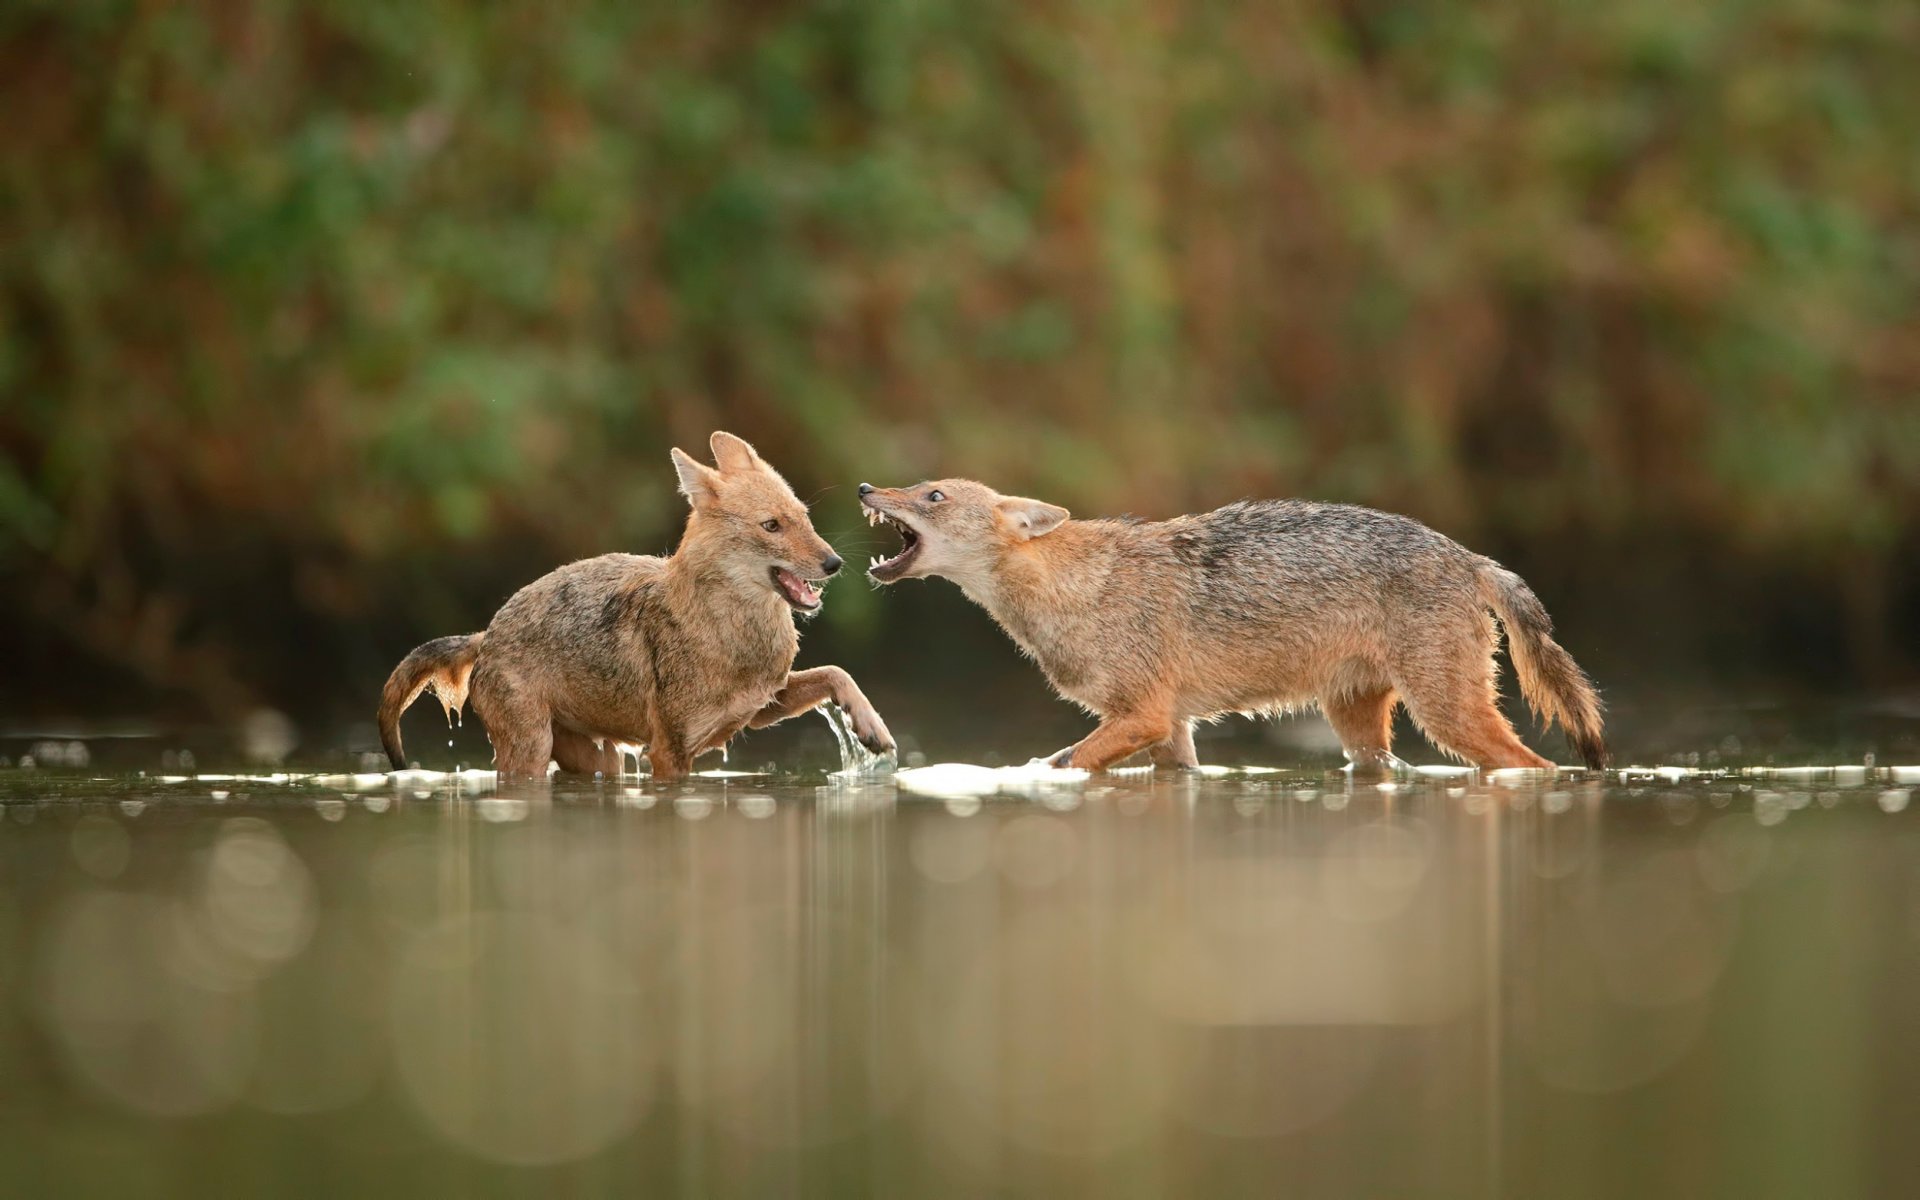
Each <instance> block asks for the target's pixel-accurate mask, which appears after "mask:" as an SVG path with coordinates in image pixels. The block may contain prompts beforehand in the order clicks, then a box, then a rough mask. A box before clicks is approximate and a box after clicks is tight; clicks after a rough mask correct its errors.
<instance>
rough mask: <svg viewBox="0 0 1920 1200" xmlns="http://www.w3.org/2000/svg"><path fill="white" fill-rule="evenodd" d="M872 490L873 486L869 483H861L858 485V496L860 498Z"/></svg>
mask: <svg viewBox="0 0 1920 1200" xmlns="http://www.w3.org/2000/svg"><path fill="white" fill-rule="evenodd" d="M872 490H873V485H872V484H870V483H863V484H861V485H860V494H861V495H862V496H864V495H866V494H867V493H868V492H870V491H872Z"/></svg>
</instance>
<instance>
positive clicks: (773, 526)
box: [760, 520, 780, 533]
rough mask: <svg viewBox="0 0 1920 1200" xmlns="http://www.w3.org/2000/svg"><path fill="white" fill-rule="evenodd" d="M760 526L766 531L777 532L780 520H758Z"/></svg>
mask: <svg viewBox="0 0 1920 1200" xmlns="http://www.w3.org/2000/svg"><path fill="white" fill-rule="evenodd" d="M760 528H762V529H764V530H766V531H767V532H768V533H779V532H780V522H778V521H773V520H768V521H762V522H760Z"/></svg>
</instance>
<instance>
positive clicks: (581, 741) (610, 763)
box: [553, 725, 621, 779]
mask: <svg viewBox="0 0 1920 1200" xmlns="http://www.w3.org/2000/svg"><path fill="white" fill-rule="evenodd" d="M553 761H554V762H557V763H559V764H560V769H561V770H562V771H567V772H571V773H572V774H575V775H604V776H606V777H607V778H608V779H612V778H613V777H614V776H616V775H618V774H619V773H620V767H621V762H620V751H619V750H617V749H615V748H614V744H613V741H612V740H611V739H608V740H606V741H604V742H602V743H600V744H599V745H595V744H594V741H593V739H592V738H590V737H588V736H587V735H586V734H584V733H581V732H579V731H578V730H574V729H568V728H566V727H565V726H563V725H555V726H554V727H553Z"/></svg>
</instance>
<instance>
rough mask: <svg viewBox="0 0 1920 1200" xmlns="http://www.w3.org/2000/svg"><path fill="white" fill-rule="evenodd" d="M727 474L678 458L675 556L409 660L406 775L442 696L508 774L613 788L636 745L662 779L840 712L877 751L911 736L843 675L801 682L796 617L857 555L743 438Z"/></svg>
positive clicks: (384, 730)
mask: <svg viewBox="0 0 1920 1200" xmlns="http://www.w3.org/2000/svg"><path fill="white" fill-rule="evenodd" d="M711 448H712V451H713V461H714V466H712V467H707V466H704V465H702V464H701V463H698V462H695V461H694V460H693V459H692V458H690V457H688V456H687V455H686V454H684V453H682V452H681V451H679V450H675V451H673V467H674V470H675V471H676V472H678V474H679V477H680V490H681V492H682V493H684V494H685V495H686V497H687V502H688V504H689V505H691V507H692V510H693V511H692V513H691V514H690V515H689V516H688V518H687V529H686V533H685V534H684V535H683V536H682V537H681V539H680V546H679V548H678V549H677V550H675V551H674V552H673V554H672V555H671V556H670V557H668V558H654V557H648V556H643V555H638V554H604V555H601V556H600V557H598V558H589V559H583V560H582V561H580V562H576V563H572V564H570V565H568V566H564V567H561V568H560V569H559V570H557V571H554V572H553V573H552V574H549V575H546V576H544V577H542V578H540V579H537V580H535V581H534V582H532V583H530V584H528V585H527V586H526V587H523V588H521V589H520V590H519V591H518V592H515V593H514V594H513V596H512V598H511V599H509V600H508V601H507V602H506V603H505V604H504V605H502V606H501V608H500V611H499V612H497V613H495V614H494V617H493V622H492V624H490V625H489V626H487V630H486V632H485V633H472V634H462V635H459V636H456V637H443V638H436V639H434V640H433V641H431V642H428V643H426V644H425V645H423V646H421V647H419V648H418V649H416V650H414V651H413V653H411V654H409V655H407V657H406V658H405V659H403V660H402V661H401V663H400V665H399V666H398V667H395V668H394V671H393V674H392V676H391V677H389V678H388V680H387V685H386V689H385V691H384V693H383V694H382V696H381V700H380V737H381V740H382V742H384V743H385V745H386V749H387V757H388V759H389V760H391V761H392V763H393V765H394V766H395V767H396V768H399V767H404V766H406V765H407V764H406V755H405V752H404V750H403V748H402V747H401V744H400V714H401V713H402V712H404V711H406V708H407V706H408V705H409V704H412V703H413V701H414V700H415V699H416V698H417V697H418V696H419V695H420V693H421V692H422V691H424V690H426V689H428V688H432V689H433V691H434V694H435V695H437V696H438V697H439V698H440V701H441V703H443V704H445V705H447V706H448V710H449V711H450V712H451V711H457V710H458V709H459V708H460V707H461V706H462V705H463V704H464V703H465V702H466V699H467V696H468V694H469V690H471V694H472V697H473V708H474V711H475V712H477V713H478V714H480V717H481V719H482V720H484V721H485V722H486V725H487V734H488V736H489V737H490V738H492V740H493V752H494V763H495V765H496V766H497V767H498V769H499V770H500V772H501V774H502V775H509V776H544V775H545V774H546V773H547V765H548V763H549V761H551V762H555V763H558V764H559V766H560V769H561V770H563V771H577V772H581V773H586V774H591V773H594V772H603V773H605V774H606V775H608V776H612V775H614V774H615V773H617V772H618V771H619V770H620V767H621V755H622V750H621V747H623V746H634V747H639V746H644V747H645V752H646V756H647V761H648V762H649V764H651V766H652V768H653V777H654V778H655V779H661V780H665V779H675V778H678V777H680V776H682V775H685V774H686V773H687V770H688V768H689V766H690V765H691V763H692V762H693V760H694V758H695V757H696V756H698V755H700V754H702V753H704V752H706V751H708V750H716V749H719V748H720V747H721V746H723V745H725V744H726V742H727V740H728V739H729V738H731V737H732V736H733V735H734V734H736V733H738V732H740V730H742V729H746V728H751V729H759V728H762V727H764V726H767V725H771V724H773V723H774V722H776V721H784V720H786V719H787V718H788V717H792V716H797V715H798V714H800V713H803V712H806V711H808V710H810V709H812V708H815V707H817V706H819V705H820V704H822V703H824V702H826V701H829V700H831V701H833V702H835V703H837V704H839V705H840V706H841V707H843V708H845V709H846V710H847V713H848V716H849V717H850V719H851V723H852V726H853V731H854V733H855V735H856V736H857V737H859V739H860V740H861V742H862V743H864V744H865V745H866V746H867V747H868V748H869V749H871V750H874V751H875V752H883V751H888V750H891V749H893V737H892V735H890V734H889V733H888V732H887V727H886V725H885V723H884V722H882V721H881V720H880V714H879V713H877V712H875V711H874V709H873V705H871V704H869V703H868V702H867V698H866V696H865V695H863V694H862V693H861V691H860V689H859V687H858V686H857V685H855V683H854V682H853V679H852V677H851V676H849V675H848V674H847V673H846V672H845V671H843V670H841V669H840V668H839V667H813V668H811V669H809V670H805V671H795V670H793V669H792V668H793V659H794V655H795V654H796V653H797V652H798V650H799V648H800V633H799V630H798V629H797V628H795V626H794V619H793V614H794V613H796V612H798V613H804V614H811V613H814V612H817V611H818V610H819V608H820V603H821V600H820V588H819V585H820V584H821V583H823V582H824V581H825V580H826V578H827V577H828V576H830V575H832V574H834V573H835V572H836V571H838V570H839V569H840V556H839V555H837V554H835V553H834V552H833V547H831V546H829V545H827V543H826V542H824V541H822V540H821V538H820V535H819V534H817V533H815V532H814V531H813V525H812V524H811V523H810V522H809V521H808V520H807V508H806V506H805V505H804V504H802V503H800V501H799V499H798V498H797V497H796V496H794V494H793V491H792V489H791V488H789V487H788V486H787V483H786V481H785V480H784V479H782V478H780V476H779V475H778V474H777V473H775V471H774V469H773V468H772V467H770V466H768V465H767V464H766V462H765V461H764V460H762V459H761V457H760V456H759V455H758V454H757V453H755V452H754V449H753V447H752V446H749V445H748V444H747V443H746V442H744V441H742V440H741V439H739V438H737V437H735V436H733V435H732V434H730V433H716V434H714V435H713V438H712V441H711Z"/></svg>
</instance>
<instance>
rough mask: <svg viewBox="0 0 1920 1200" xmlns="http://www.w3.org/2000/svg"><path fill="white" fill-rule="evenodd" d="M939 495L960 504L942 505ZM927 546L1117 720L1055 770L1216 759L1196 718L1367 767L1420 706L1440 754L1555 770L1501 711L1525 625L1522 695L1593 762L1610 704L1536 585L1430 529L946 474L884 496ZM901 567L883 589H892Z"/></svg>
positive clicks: (1301, 505) (1360, 514)
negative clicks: (1164, 508) (1184, 508)
mask: <svg viewBox="0 0 1920 1200" xmlns="http://www.w3.org/2000/svg"><path fill="white" fill-rule="evenodd" d="M936 492H937V493H939V494H941V495H943V496H944V497H945V498H944V499H943V500H940V501H937V502H936V501H933V500H931V499H930V497H931V496H932V495H933V494H935V493H936ZM862 499H863V502H864V503H865V504H866V505H867V506H868V507H869V508H871V509H873V510H875V511H876V512H878V513H880V514H882V515H885V516H888V517H892V518H894V519H897V520H900V521H904V522H905V523H906V524H908V525H909V526H910V527H911V528H912V529H914V530H915V531H916V534H917V537H918V540H919V543H920V544H919V548H918V550H917V551H916V557H915V558H914V560H913V561H912V564H911V566H909V567H908V568H907V569H906V572H905V574H903V575H899V576H895V577H896V578H903V577H913V576H927V575H944V576H946V577H948V578H951V579H953V580H954V581H955V582H957V583H958V584H959V585H960V587H961V588H962V590H963V591H965V593H966V594H967V595H968V596H969V597H970V598H972V599H973V600H974V601H976V602H977V603H979V604H980V605H982V606H983V607H984V608H986V609H987V611H988V612H989V613H991V614H992V615H993V617H994V619H995V620H996V621H998V622H999V623H1000V625H1001V627H1002V628H1004V629H1005V630H1006V631H1007V633H1008V634H1009V635H1010V636H1011V637H1012V638H1013V640H1014V641H1015V642H1016V643H1017V644H1018V645H1019V646H1020V648H1021V649H1022V650H1023V651H1025V652H1026V653H1027V654H1028V655H1029V656H1030V657H1032V658H1033V659H1034V660H1035V661H1036V662H1038V663H1039V665H1040V667H1041V669H1042V670H1043V671H1044V672H1045V673H1046V675H1047V679H1048V680H1049V681H1050V682H1051V683H1052V684H1053V686H1054V688H1055V690H1057V691H1058V692H1059V693H1060V694H1061V695H1062V696H1064V697H1066V698H1067V699H1069V700H1072V701H1074V702H1076V703H1078V704H1080V705H1082V706H1084V707H1085V708H1087V709H1088V710H1089V711H1091V712H1093V713H1095V714H1096V715H1098V716H1099V718H1100V724H1099V726H1098V728H1096V729H1095V730H1094V731H1093V733H1091V734H1090V735H1088V736H1087V738H1085V739H1084V740H1083V741H1081V742H1079V743H1078V744H1076V745H1074V746H1071V747H1068V748H1067V749H1066V750H1063V751H1061V752H1060V753H1059V754H1057V755H1055V756H1054V759H1053V761H1055V762H1056V763H1057V764H1058V765H1062V766H1067V765H1071V766H1077V767H1085V768H1089V769H1095V770H1097V769H1100V768H1104V767H1106V766H1109V765H1111V764H1113V763H1117V762H1119V761H1121V760H1122V759H1125V758H1127V757H1129V756H1130V755H1133V754H1135V753H1138V752H1140V751H1143V750H1144V751H1148V752H1149V753H1150V754H1151V755H1152V758H1153V760H1154V761H1155V762H1156V763H1160V764H1164V765H1184V766H1193V765H1196V758H1195V755H1194V749H1193V733H1192V727H1193V722H1194V721H1196V720H1210V719H1213V718H1216V717H1219V716H1222V715H1224V714H1227V713H1236V712H1238V713H1249V714H1277V713H1282V712H1287V711H1291V710H1295V709H1301V708H1307V707H1311V706H1316V705H1317V706H1318V707H1319V708H1320V709H1321V710H1322V712H1324V713H1325V714H1326V716H1327V719H1328V720H1329V722H1330V723H1331V724H1332V726H1333V728H1334V731H1335V732H1336V733H1337V734H1338V735H1339V737H1340V742H1341V745H1342V747H1343V748H1344V749H1345V751H1346V753H1347V756H1348V757H1349V758H1350V759H1351V760H1352V761H1354V762H1355V763H1356V764H1359V765H1363V766H1368V767H1378V766H1382V765H1386V764H1389V763H1391V762H1392V758H1391V747H1392V740H1391V739H1392V714H1393V709H1394V707H1395V705H1397V704H1405V705H1406V706H1407V709H1408V711H1409V713H1411V715H1412V716H1413V718H1414V720H1415V722H1417V723H1418V724H1419V726H1420V727H1421V729H1422V730H1423V731H1424V732H1425V733H1426V734H1427V736H1428V737H1429V738H1430V739H1432V741H1433V742H1434V744H1435V745H1437V746H1439V747H1440V748H1441V749H1442V750H1444V751H1446V752H1447V753H1448V754H1451V755H1453V756H1455V757H1458V758H1461V759H1464V760H1467V761H1469V762H1473V763H1476V764H1478V765H1480V766H1483V767H1546V766H1550V765H1551V764H1550V763H1548V762H1547V760H1546V759H1544V758H1541V757H1540V756H1539V755H1537V754H1535V753H1534V752H1533V751H1531V750H1529V749H1528V748H1527V747H1526V746H1524V745H1523V744H1521V742H1520V740H1519V738H1518V737H1516V736H1515V734H1514V731H1513V727H1512V726H1511V725H1510V724H1509V723H1508V722H1507V720H1506V719H1505V718H1504V717H1503V716H1501V714H1500V712H1499V710H1498V707H1497V703H1496V701H1497V693H1496V687H1495V667H1494V662H1493V652H1494V649H1495V646H1496V644H1497V641H1498V633H1497V631H1496V627H1495V624H1494V621H1493V617H1492V616H1491V615H1490V611H1489V610H1491V612H1492V613H1497V614H1498V615H1499V617H1500V619H1501V621H1502V622H1503V623H1504V625H1505V627H1506V630H1507V636H1508V640H1509V645H1510V652H1511V654H1512V657H1513V660H1514V664H1515V667H1516V674H1517V675H1518V676H1519V680H1520V685H1521V690H1522V692H1523V693H1524V694H1525V696H1526V697H1527V699H1528V700H1529V701H1530V702H1531V703H1532V704H1533V706H1534V707H1535V708H1536V709H1537V710H1538V711H1539V712H1540V713H1541V714H1542V715H1543V716H1546V717H1549V718H1551V719H1554V720H1558V721H1559V722H1560V723H1561V724H1562V725H1563V726H1564V727H1565V728H1566V729H1567V730H1568V732H1569V736H1570V737H1571V739H1572V742H1573V745H1574V748H1575V749H1576V751H1577V752H1578V753H1579V754H1580V757H1581V759H1582V760H1583V761H1584V762H1586V763H1587V764H1588V765H1590V766H1600V765H1603V764H1604V763H1605V761H1606V757H1607V751H1606V746H1605V742H1604V738H1603V733H1602V727H1601V719H1600V700H1599V696H1598V695H1597V694H1596V692H1595V691H1594V688H1593V685H1592V684H1591V682H1590V681H1589V680H1588V679H1587V677H1586V675H1585V674H1584V673H1583V672H1582V671H1581V670H1580V668H1579V667H1578V666H1577V665H1576V664H1575V663H1574V661H1573V659H1572V657H1571V656H1570V655H1568V654H1567V652H1566V651H1565V650H1564V649H1562V648H1561V647H1560V646H1559V645H1558V644H1557V643H1555V642H1554V641H1553V639H1552V637H1551V636H1550V635H1551V631H1552V625H1551V622H1550V621H1549V620H1548V618H1547V614H1546V610H1545V609H1544V608H1542V607H1541V605H1540V602H1539V600H1538V598H1536V597H1535V596H1534V594H1533V593H1532V592H1531V591H1530V590H1529V589H1528V588H1527V586H1526V584H1525V583H1523V582H1522V581H1521V580H1520V578H1519V576H1517V575H1515V574H1513V573H1512V572H1511V571H1507V570H1505V569H1504V568H1502V567H1500V566H1499V564H1497V563H1495V562H1493V561H1492V560H1491V559H1488V558H1485V557H1483V556H1481V555H1478V554H1474V553H1473V552H1471V551H1469V550H1467V549H1465V548H1464V547H1462V546H1460V545H1459V544H1458V543H1456V542H1453V541H1452V540H1450V539H1448V538H1446V537H1443V536H1441V535H1440V534H1438V533H1436V532H1434V531H1433V530H1431V529H1428V528H1427V527H1426V526H1424V525H1422V524H1420V523H1419V522H1417V521H1413V520H1411V519H1409V518H1406V517H1400V516H1394V515H1392V514H1389V513H1382V512H1376V511H1373V510H1371V509H1365V508H1356V507H1352V506H1348V505H1339V504H1316V503H1310V502H1306V501H1298V500H1273V501H1253V502H1242V503H1238V504H1230V505H1228V506H1226V507H1225V508H1221V509H1217V510H1215V511H1213V512H1210V513H1204V514H1200V515H1197V516H1184V517H1176V518H1174V519H1173V520H1170V521H1153V522H1129V521H1117V520H1088V521H1075V520H1070V519H1068V515H1067V513H1066V510H1064V509H1060V508H1058V507H1056V506H1053V505H1048V504H1044V503H1042V502H1039V501H1033V500H1026V499H1022V498H1019V497H1005V496H1001V495H999V494H998V493H996V492H994V491H993V490H992V489H990V488H987V487H985V486H984V485H981V484H977V483H972V482H970V481H966V480H944V481H940V482H937V483H932V484H922V485H919V486H916V487H913V488H903V489H874V490H871V491H869V492H866V493H864V494H863V496H862ZM887 573H888V572H887V570H886V568H885V567H884V566H883V567H882V568H881V569H880V570H879V571H878V572H877V573H876V578H880V579H882V581H883V582H891V581H892V580H891V579H887V578H885V576H886V574H887Z"/></svg>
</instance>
